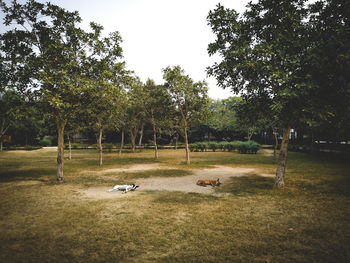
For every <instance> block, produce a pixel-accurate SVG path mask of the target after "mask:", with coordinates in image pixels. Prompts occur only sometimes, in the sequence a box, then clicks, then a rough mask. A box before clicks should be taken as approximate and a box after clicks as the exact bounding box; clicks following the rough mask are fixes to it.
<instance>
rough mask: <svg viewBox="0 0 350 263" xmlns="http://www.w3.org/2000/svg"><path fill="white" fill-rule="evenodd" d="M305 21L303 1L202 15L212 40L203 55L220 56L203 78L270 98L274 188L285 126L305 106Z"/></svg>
mask: <svg viewBox="0 0 350 263" xmlns="http://www.w3.org/2000/svg"><path fill="white" fill-rule="evenodd" d="M307 19H308V10H307V8H305V1H304V0H291V1H274V0H260V1H258V2H257V3H255V4H254V3H252V2H250V3H249V4H248V5H247V10H246V11H245V12H244V13H243V15H242V16H239V14H238V13H237V12H236V11H234V10H230V9H225V8H224V7H223V6H221V5H218V6H217V8H216V9H215V10H213V11H210V12H209V15H208V23H209V25H210V26H211V28H212V30H213V32H214V33H215V34H216V37H217V38H216V40H215V42H214V43H211V44H209V46H208V52H209V55H213V54H215V53H218V54H219V55H220V56H221V57H222V61H221V62H220V63H215V64H214V65H212V66H211V67H209V68H208V74H209V75H211V76H215V77H216V79H217V81H218V84H219V85H220V86H221V87H223V88H225V87H228V88H231V89H232V90H233V91H234V92H236V93H245V94H247V95H248V96H249V95H255V96H257V97H258V98H259V97H260V95H261V94H263V96H265V95H266V96H268V97H269V98H271V103H272V104H271V105H270V108H271V110H273V112H274V116H277V117H278V120H279V122H280V125H281V126H282V127H284V132H283V140H282V145H281V150H280V156H279V162H278V167H277V170H276V177H275V186H276V187H278V188H280V187H283V186H284V175H285V168H286V160H287V149H288V142H289V132H290V129H291V126H296V125H297V124H298V122H299V119H300V117H301V116H302V115H303V113H304V110H305V109H306V108H307V99H306V98H307V94H308V91H309V88H310V80H309V78H308V77H307V75H306V74H305V70H304V69H305V67H304V63H305V61H304V58H305V55H306V53H307V51H308V48H309V45H310V43H309V41H308V33H309V27H308V24H307Z"/></svg>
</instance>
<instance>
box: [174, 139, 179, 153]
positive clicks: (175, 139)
mask: <svg viewBox="0 0 350 263" xmlns="http://www.w3.org/2000/svg"><path fill="white" fill-rule="evenodd" d="M178 139H179V135H176V136H175V150H177V140H178Z"/></svg>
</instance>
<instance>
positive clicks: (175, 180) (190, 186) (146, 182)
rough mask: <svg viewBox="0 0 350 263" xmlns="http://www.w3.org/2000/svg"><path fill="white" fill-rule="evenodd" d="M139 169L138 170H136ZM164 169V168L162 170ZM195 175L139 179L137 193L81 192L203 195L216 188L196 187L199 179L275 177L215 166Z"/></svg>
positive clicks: (96, 190)
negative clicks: (178, 192) (154, 192)
mask: <svg viewBox="0 0 350 263" xmlns="http://www.w3.org/2000/svg"><path fill="white" fill-rule="evenodd" d="M158 168H159V166H158V165H153V164H146V165H134V166H131V167H129V168H123V169H109V170H104V171H103V172H107V171H109V172H110V171H112V170H113V171H114V172H117V171H118V172H119V171H123V172H134V171H137V170H138V171H140V170H151V169H158ZM135 169H137V170H135ZM162 169H163V168H162ZM192 172H193V174H192V175H188V176H181V177H166V178H165V177H153V178H144V179H137V180H136V181H135V184H136V185H139V188H138V189H137V190H136V191H133V192H128V193H126V194H123V193H122V192H119V191H114V192H107V190H108V189H110V188H112V187H113V186H111V187H91V188H88V189H84V190H80V191H79V192H80V193H82V194H83V196H84V197H87V198H89V199H90V198H91V199H109V198H126V197H128V196H129V197H130V196H133V195H138V194H139V193H141V192H143V191H149V190H155V191H181V192H192V193H202V194H213V193H214V188H213V187H211V186H207V187H203V186H198V185H196V182H197V180H199V179H213V180H216V179H218V178H219V179H220V182H221V183H223V184H224V183H227V182H228V181H229V180H230V178H231V177H235V176H247V175H249V174H253V173H254V174H257V175H260V176H267V177H274V175H273V174H262V173H259V172H258V171H257V170H256V169H254V168H238V167H235V168H232V167H228V166H222V165H221V166H219V165H218V166H215V167H213V168H210V169H195V170H192Z"/></svg>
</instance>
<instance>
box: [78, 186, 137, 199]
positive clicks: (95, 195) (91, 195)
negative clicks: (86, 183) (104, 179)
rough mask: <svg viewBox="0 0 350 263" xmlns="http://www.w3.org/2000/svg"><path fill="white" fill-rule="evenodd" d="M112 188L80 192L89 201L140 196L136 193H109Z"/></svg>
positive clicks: (93, 188) (94, 188) (98, 188)
mask: <svg viewBox="0 0 350 263" xmlns="http://www.w3.org/2000/svg"><path fill="white" fill-rule="evenodd" d="M111 188H112V187H90V188H88V189H84V190H79V191H78V192H79V193H81V194H83V196H84V197H86V198H88V199H113V198H129V197H130V196H134V195H138V194H139V193H138V192H136V191H130V192H128V193H125V194H124V193H123V192H120V191H113V192H108V190H109V189H111Z"/></svg>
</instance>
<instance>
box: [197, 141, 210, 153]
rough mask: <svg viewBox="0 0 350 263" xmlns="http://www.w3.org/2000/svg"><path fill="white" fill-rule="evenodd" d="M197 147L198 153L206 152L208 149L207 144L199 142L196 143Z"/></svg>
mask: <svg viewBox="0 0 350 263" xmlns="http://www.w3.org/2000/svg"><path fill="white" fill-rule="evenodd" d="M196 145H197V151H199V150H200V151H201V152H204V151H206V150H207V149H208V145H207V143H206V142H197V143H196Z"/></svg>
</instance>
